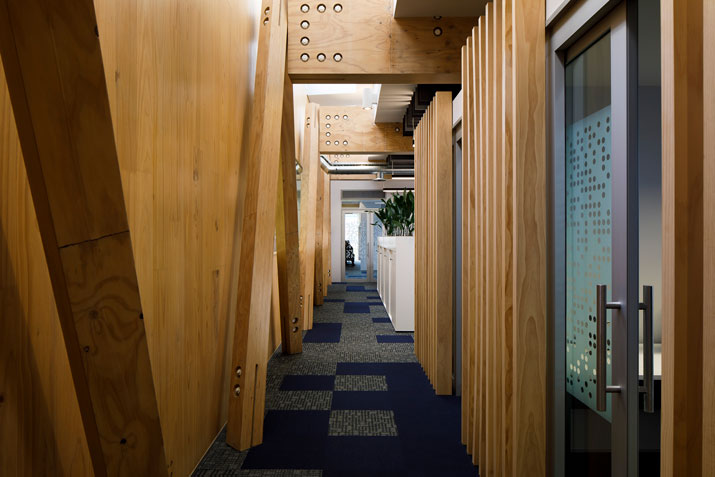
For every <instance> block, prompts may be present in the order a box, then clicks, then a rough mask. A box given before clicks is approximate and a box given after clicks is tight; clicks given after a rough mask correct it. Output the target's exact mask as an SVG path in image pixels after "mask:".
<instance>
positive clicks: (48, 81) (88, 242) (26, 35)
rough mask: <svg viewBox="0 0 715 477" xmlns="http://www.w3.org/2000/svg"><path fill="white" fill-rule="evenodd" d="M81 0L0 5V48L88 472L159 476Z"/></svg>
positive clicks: (87, 17)
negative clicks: (83, 437) (86, 452)
mask: <svg viewBox="0 0 715 477" xmlns="http://www.w3.org/2000/svg"><path fill="white" fill-rule="evenodd" d="M96 25H97V21H96V17H95V10H94V5H93V3H92V2H91V1H90V0H80V1H72V2H70V1H66V0H58V1H55V2H45V1H42V0H2V1H0V54H1V55H2V61H3V65H4V70H5V75H6V78H7V84H8V90H9V93H10V98H11V101H12V105H13V110H14V116H15V122H16V124H17V131H18V135H19V137H20V143H21V146H22V152H23V157H24V161H25V167H26V169H27V176H28V181H29V184H30V190H31V192H32V198H33V202H34V206H35V210H36V214H37V221H38V225H39V229H40V234H41V237H42V244H43V247H44V251H45V256H46V259H47V266H48V271H49V275H50V279H51V282H52V288H53V293H54V296H55V302H56V304H57V311H58V315H59V319H60V324H61V327H62V334H63V338H64V343H65V348H66V351H67V356H68V359H69V364H70V369H71V372H72V379H73V382H74V387H75V391H76V395H77V400H78V403H79V409H80V413H81V416H82V423H83V426H84V430H85V434H86V439H87V444H88V448H89V453H90V458H91V461H92V468H93V471H94V474H95V475H97V476H106V475H157V476H161V475H167V474H168V471H167V466H166V458H165V454H164V442H163V438H162V430H161V426H160V423H159V411H158V407H157V400H156V393H155V390H154V381H153V378H152V370H151V364H150V362H149V349H148V346H147V340H146V333H145V328H144V321H143V318H144V316H143V314H142V308H141V300H140V296H139V287H138V284H137V275H136V269H135V265H134V255H133V252H132V243H131V239H130V235H129V226H128V222H127V214H126V207H125V202H124V194H123V191H122V181H121V176H120V172H119V161H118V156H117V148H116V145H115V141H114V132H113V129H112V117H111V113H110V109H109V97H108V94H107V85H106V81H105V75H104V66H103V62H102V55H101V51H100V46H99V38H98V36H99V33H98V32H97V26H96Z"/></svg>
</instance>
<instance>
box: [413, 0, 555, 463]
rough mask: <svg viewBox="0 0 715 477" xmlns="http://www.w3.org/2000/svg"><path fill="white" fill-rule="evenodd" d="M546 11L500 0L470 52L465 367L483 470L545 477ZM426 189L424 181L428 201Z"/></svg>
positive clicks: (472, 441) (465, 76) (532, 0)
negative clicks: (544, 17) (544, 26)
mask: <svg viewBox="0 0 715 477" xmlns="http://www.w3.org/2000/svg"><path fill="white" fill-rule="evenodd" d="M512 6H514V7H515V8H512ZM543 16H544V3H543V1H542V0H523V1H517V0H494V1H493V2H490V3H488V4H487V6H486V9H485V14H484V15H483V16H482V17H480V18H479V20H478V23H477V26H476V27H475V28H474V29H473V30H472V34H471V36H470V37H469V38H468V39H467V41H466V45H465V46H464V47H463V48H462V101H463V105H462V132H463V138H462V191H461V195H460V196H459V197H458V198H457V199H456V200H461V201H462V217H461V218H459V224H458V226H461V228H462V237H463V238H462V257H463V259H462V263H461V264H459V266H461V267H462V283H461V284H460V286H461V290H462V306H461V309H460V310H457V312H458V313H461V316H462V327H461V336H459V337H458V339H460V340H461V345H462V369H461V370H459V371H460V372H461V377H462V386H461V392H462V441H463V442H464V444H465V445H466V446H467V451H468V452H469V453H470V454H471V455H472V456H473V460H474V463H475V464H478V465H479V468H480V475H500V476H510V475H535V476H540V475H546V369H547V368H546V366H547V365H546V335H545V332H546V285H545V283H546V249H545V238H546V180H545V173H546V164H545V129H544V128H545V126H544V124H545V112H544V104H545V92H544V91H545V65H544V60H543V59H544V52H545V33H544V28H543V25H544V23H543V20H544V19H543ZM427 117H428V121H429V116H427ZM417 137H418V138H420V135H418V136H417ZM419 144H420V139H418V150H419ZM416 154H417V153H416ZM417 157H418V158H419V157H420V156H419V155H417ZM430 173H434V172H433V171H430ZM428 177H430V176H428ZM426 182H427V181H426V180H425V179H424V178H422V177H421V176H418V177H417V183H416V187H415V189H416V190H418V189H422V190H423V191H422V192H419V193H418V197H419V199H418V204H419V205H420V206H421V205H422V204H424V201H425V200H429V199H425V198H424V197H425V194H427V197H429V195H428V194H429V189H428V190H427V191H426V192H424V187H425V183H426ZM430 207H431V209H432V210H439V209H438V208H437V207H436V204H430ZM418 210H419V212H418V215H417V219H418V220H424V217H425V215H427V217H429V214H430V212H429V211H424V210H422V208H421V207H418ZM424 233H425V232H423V231H422V228H421V227H419V226H418V227H417V233H416V240H417V242H418V243H419V244H420V247H424V245H425V242H422V240H423V239H422V238H421V235H423V234H424ZM426 243H429V235H428V237H427V242H426ZM418 250H420V252H421V253H422V254H424V253H425V250H424V249H423V248H420V249H418ZM427 250H430V248H427ZM418 256H423V257H425V256H426V255H418ZM420 266H421V265H419V264H418V265H417V267H418V270H419V267H420ZM418 276H419V275H418ZM427 283H429V282H427ZM418 286H420V285H418ZM421 286H423V287H424V286H425V285H421ZM429 286H431V284H430V285H429ZM430 290H432V289H431V288H430V289H428V290H421V291H420V290H417V294H416V295H417V296H426V297H428V298H427V299H429V297H430ZM420 320H421V322H422V321H424V317H423V316H422V315H420ZM420 326H422V324H421V325H420ZM415 331H416V332H415V335H416V338H417V342H418V343H422V341H423V338H422V337H420V336H419V335H420V334H421V333H422V328H419V329H416V330H415ZM418 357H420V360H421V361H422V362H424V352H423V351H422V348H420V354H419V355H418ZM428 374H429V372H428Z"/></svg>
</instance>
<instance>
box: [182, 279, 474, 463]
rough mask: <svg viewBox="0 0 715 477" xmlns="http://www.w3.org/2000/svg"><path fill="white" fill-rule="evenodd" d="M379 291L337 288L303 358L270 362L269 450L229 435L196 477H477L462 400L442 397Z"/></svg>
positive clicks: (317, 317) (320, 312)
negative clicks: (238, 444) (237, 444)
mask: <svg viewBox="0 0 715 477" xmlns="http://www.w3.org/2000/svg"><path fill="white" fill-rule="evenodd" d="M376 300H379V298H378V297H377V296H376V292H375V286H374V284H367V285H364V286H363V285H347V284H344V283H341V284H333V285H330V287H329V292H328V298H327V299H326V300H325V304H324V305H323V306H320V307H316V308H315V312H314V325H313V329H312V330H310V331H307V332H306V333H305V337H304V344H303V353H302V354H299V355H293V356H283V355H281V354H280V353H276V354H275V355H274V357H273V358H272V359H271V360H270V362H269V363H268V376H267V381H266V418H265V424H264V433H263V438H264V440H263V444H261V445H259V446H256V447H254V448H253V449H251V450H250V451H246V452H238V451H236V450H234V449H232V448H230V447H229V446H227V445H226V437H225V429H224V430H223V431H222V432H221V433H220V434H219V435H218V437H217V438H216V440H215V442H214V443H213V444H212V446H211V448H210V449H209V450H208V452H207V453H206V456H204V458H203V460H202V461H201V463H200V464H199V465H198V466H197V468H196V470H195V472H194V474H193V475H194V476H196V477H208V476H248V477H264V476H265V477H267V476H275V477H283V476H290V477H319V476H320V477H322V476H327V477H330V476H345V477H350V476H378V477H379V476H391V477H392V476H395V477H400V476H415V477H422V476H424V477H427V476H440V477H441V476H447V477H448V476H454V477H458V476H476V475H477V468H476V467H474V466H473V465H472V463H471V458H470V457H469V456H468V455H467V453H466V451H465V448H464V446H463V445H461V443H460V414H459V412H460V402H459V398H458V397H454V396H436V395H435V394H434V391H433V390H432V387H431V385H430V384H429V381H428V379H427V376H426V375H425V374H424V372H423V371H422V368H421V366H420V364H419V363H418V362H417V358H416V356H415V354H414V339H413V337H412V333H397V332H395V330H394V328H393V327H392V324H391V322H390V319H389V318H388V316H387V313H386V312H385V308H384V307H383V306H382V304H381V303H380V302H379V301H376Z"/></svg>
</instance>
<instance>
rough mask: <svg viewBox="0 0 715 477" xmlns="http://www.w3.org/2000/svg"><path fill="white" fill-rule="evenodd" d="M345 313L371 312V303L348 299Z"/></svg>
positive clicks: (344, 308)
mask: <svg viewBox="0 0 715 477" xmlns="http://www.w3.org/2000/svg"><path fill="white" fill-rule="evenodd" d="M343 313H368V314H369V313H370V305H369V304H367V303H356V302H350V301H346V302H345V305H344V306H343Z"/></svg>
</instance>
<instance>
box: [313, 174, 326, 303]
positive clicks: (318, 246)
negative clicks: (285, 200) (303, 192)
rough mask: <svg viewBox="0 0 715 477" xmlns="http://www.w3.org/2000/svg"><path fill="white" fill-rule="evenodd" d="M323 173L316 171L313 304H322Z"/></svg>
mask: <svg viewBox="0 0 715 477" xmlns="http://www.w3.org/2000/svg"><path fill="white" fill-rule="evenodd" d="M324 176H325V172H323V171H322V170H321V169H318V179H317V181H316V189H315V192H316V200H315V272H314V277H315V278H314V283H313V304H314V305H318V306H320V305H322V304H323V280H324V279H325V276H324V275H323V258H324V256H323V229H324V227H323V213H324V212H325V207H324V205H325V204H324V203H323V190H324V189H325V180H323V177H324Z"/></svg>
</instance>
